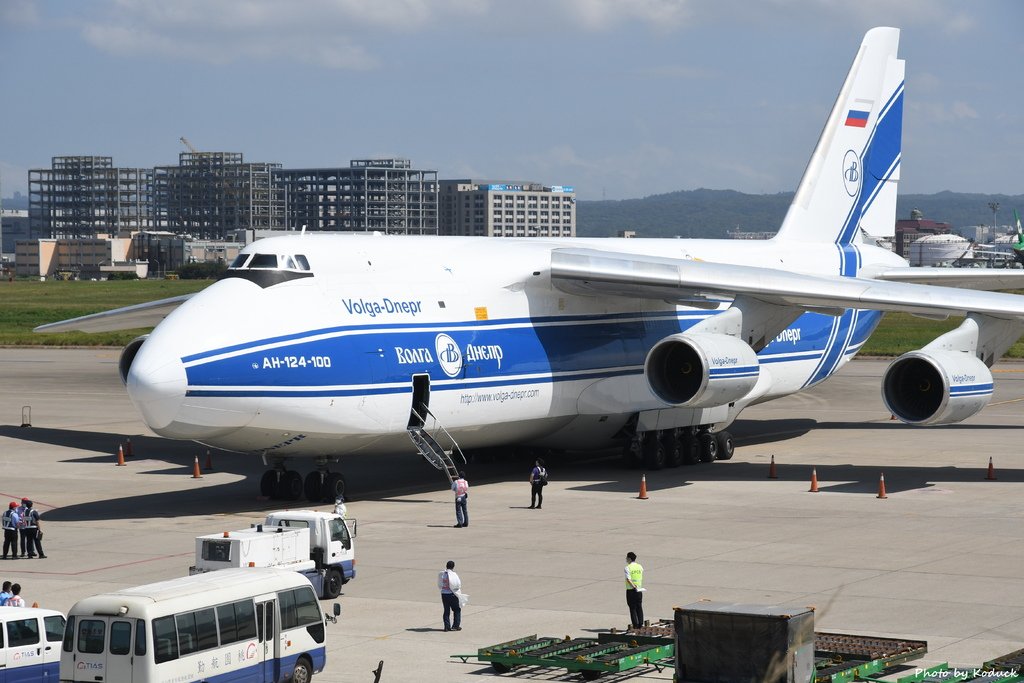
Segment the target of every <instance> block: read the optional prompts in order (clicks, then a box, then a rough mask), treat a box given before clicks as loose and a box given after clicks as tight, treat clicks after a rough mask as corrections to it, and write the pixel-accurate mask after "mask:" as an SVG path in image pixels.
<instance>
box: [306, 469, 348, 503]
mask: <svg viewBox="0 0 1024 683" xmlns="http://www.w3.org/2000/svg"><path fill="white" fill-rule="evenodd" d="M344 495H345V477H344V476H342V475H341V473H340V472H328V473H327V476H325V477H324V485H323V488H322V489H321V491H320V500H323V501H325V502H327V503H333V502H334V501H335V500H337V499H338V496H344ZM310 500H312V498H310Z"/></svg>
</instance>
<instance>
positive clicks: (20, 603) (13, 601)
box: [6, 583, 25, 607]
mask: <svg viewBox="0 0 1024 683" xmlns="http://www.w3.org/2000/svg"><path fill="white" fill-rule="evenodd" d="M6 606H7V607H24V606H25V599H24V598H22V597H21V584H20V583H16V584H14V585H13V586H11V597H10V598H8V599H7V605H6Z"/></svg>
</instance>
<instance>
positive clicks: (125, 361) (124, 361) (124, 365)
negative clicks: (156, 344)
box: [117, 334, 149, 386]
mask: <svg viewBox="0 0 1024 683" xmlns="http://www.w3.org/2000/svg"><path fill="white" fill-rule="evenodd" d="M147 337H149V335H148V334H144V335H142V336H141V337H136V338H135V339H132V340H131V341H130V342H128V345H127V346H125V347H124V349H122V350H121V357H120V358H119V359H118V361H117V372H118V374H120V375H121V383H122V384H124V385H125V386H127V385H128V371H129V370H131V368H132V361H134V360H135V356H136V355H137V354H138V353H139V349H141V348H142V345H143V344H144V343H145V341H146V338H147Z"/></svg>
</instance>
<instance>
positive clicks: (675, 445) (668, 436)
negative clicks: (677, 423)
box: [661, 429, 683, 467]
mask: <svg viewBox="0 0 1024 683" xmlns="http://www.w3.org/2000/svg"><path fill="white" fill-rule="evenodd" d="M661 439H662V441H663V442H664V444H665V464H666V465H668V466H669V467H679V466H680V465H682V464H683V434H682V430H681V429H666V430H665V431H664V432H662V436H661Z"/></svg>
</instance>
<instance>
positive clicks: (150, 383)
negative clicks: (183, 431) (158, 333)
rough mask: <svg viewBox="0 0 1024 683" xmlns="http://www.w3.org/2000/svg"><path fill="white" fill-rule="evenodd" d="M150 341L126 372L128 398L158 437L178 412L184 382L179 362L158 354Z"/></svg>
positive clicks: (183, 393)
mask: <svg viewBox="0 0 1024 683" xmlns="http://www.w3.org/2000/svg"><path fill="white" fill-rule="evenodd" d="M152 341H153V340H152V339H149V340H147V342H146V343H144V344H143V345H142V348H140V349H139V352H138V354H136V356H135V358H134V359H133V360H132V364H131V367H130V368H129V369H128V377H127V380H126V384H127V389H128V396H129V397H130V398H131V400H132V403H134V404H135V407H136V408H137V409H138V410H139V412H140V413H141V414H142V418H143V419H144V420H145V421H146V424H147V425H149V428H150V429H152V430H153V431H154V432H156V433H157V434H160V433H161V430H163V429H166V428H167V427H168V426H169V425H170V424H171V423H172V422H174V419H175V417H177V415H178V412H179V410H181V406H182V402H183V401H184V400H185V389H186V386H187V380H186V377H185V367H184V366H183V365H182V363H181V360H180V359H179V358H178V357H177V356H175V355H171V354H163V353H159V352H158V349H156V348H155V347H156V346H157V345H156V344H152V343H151V342H152Z"/></svg>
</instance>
